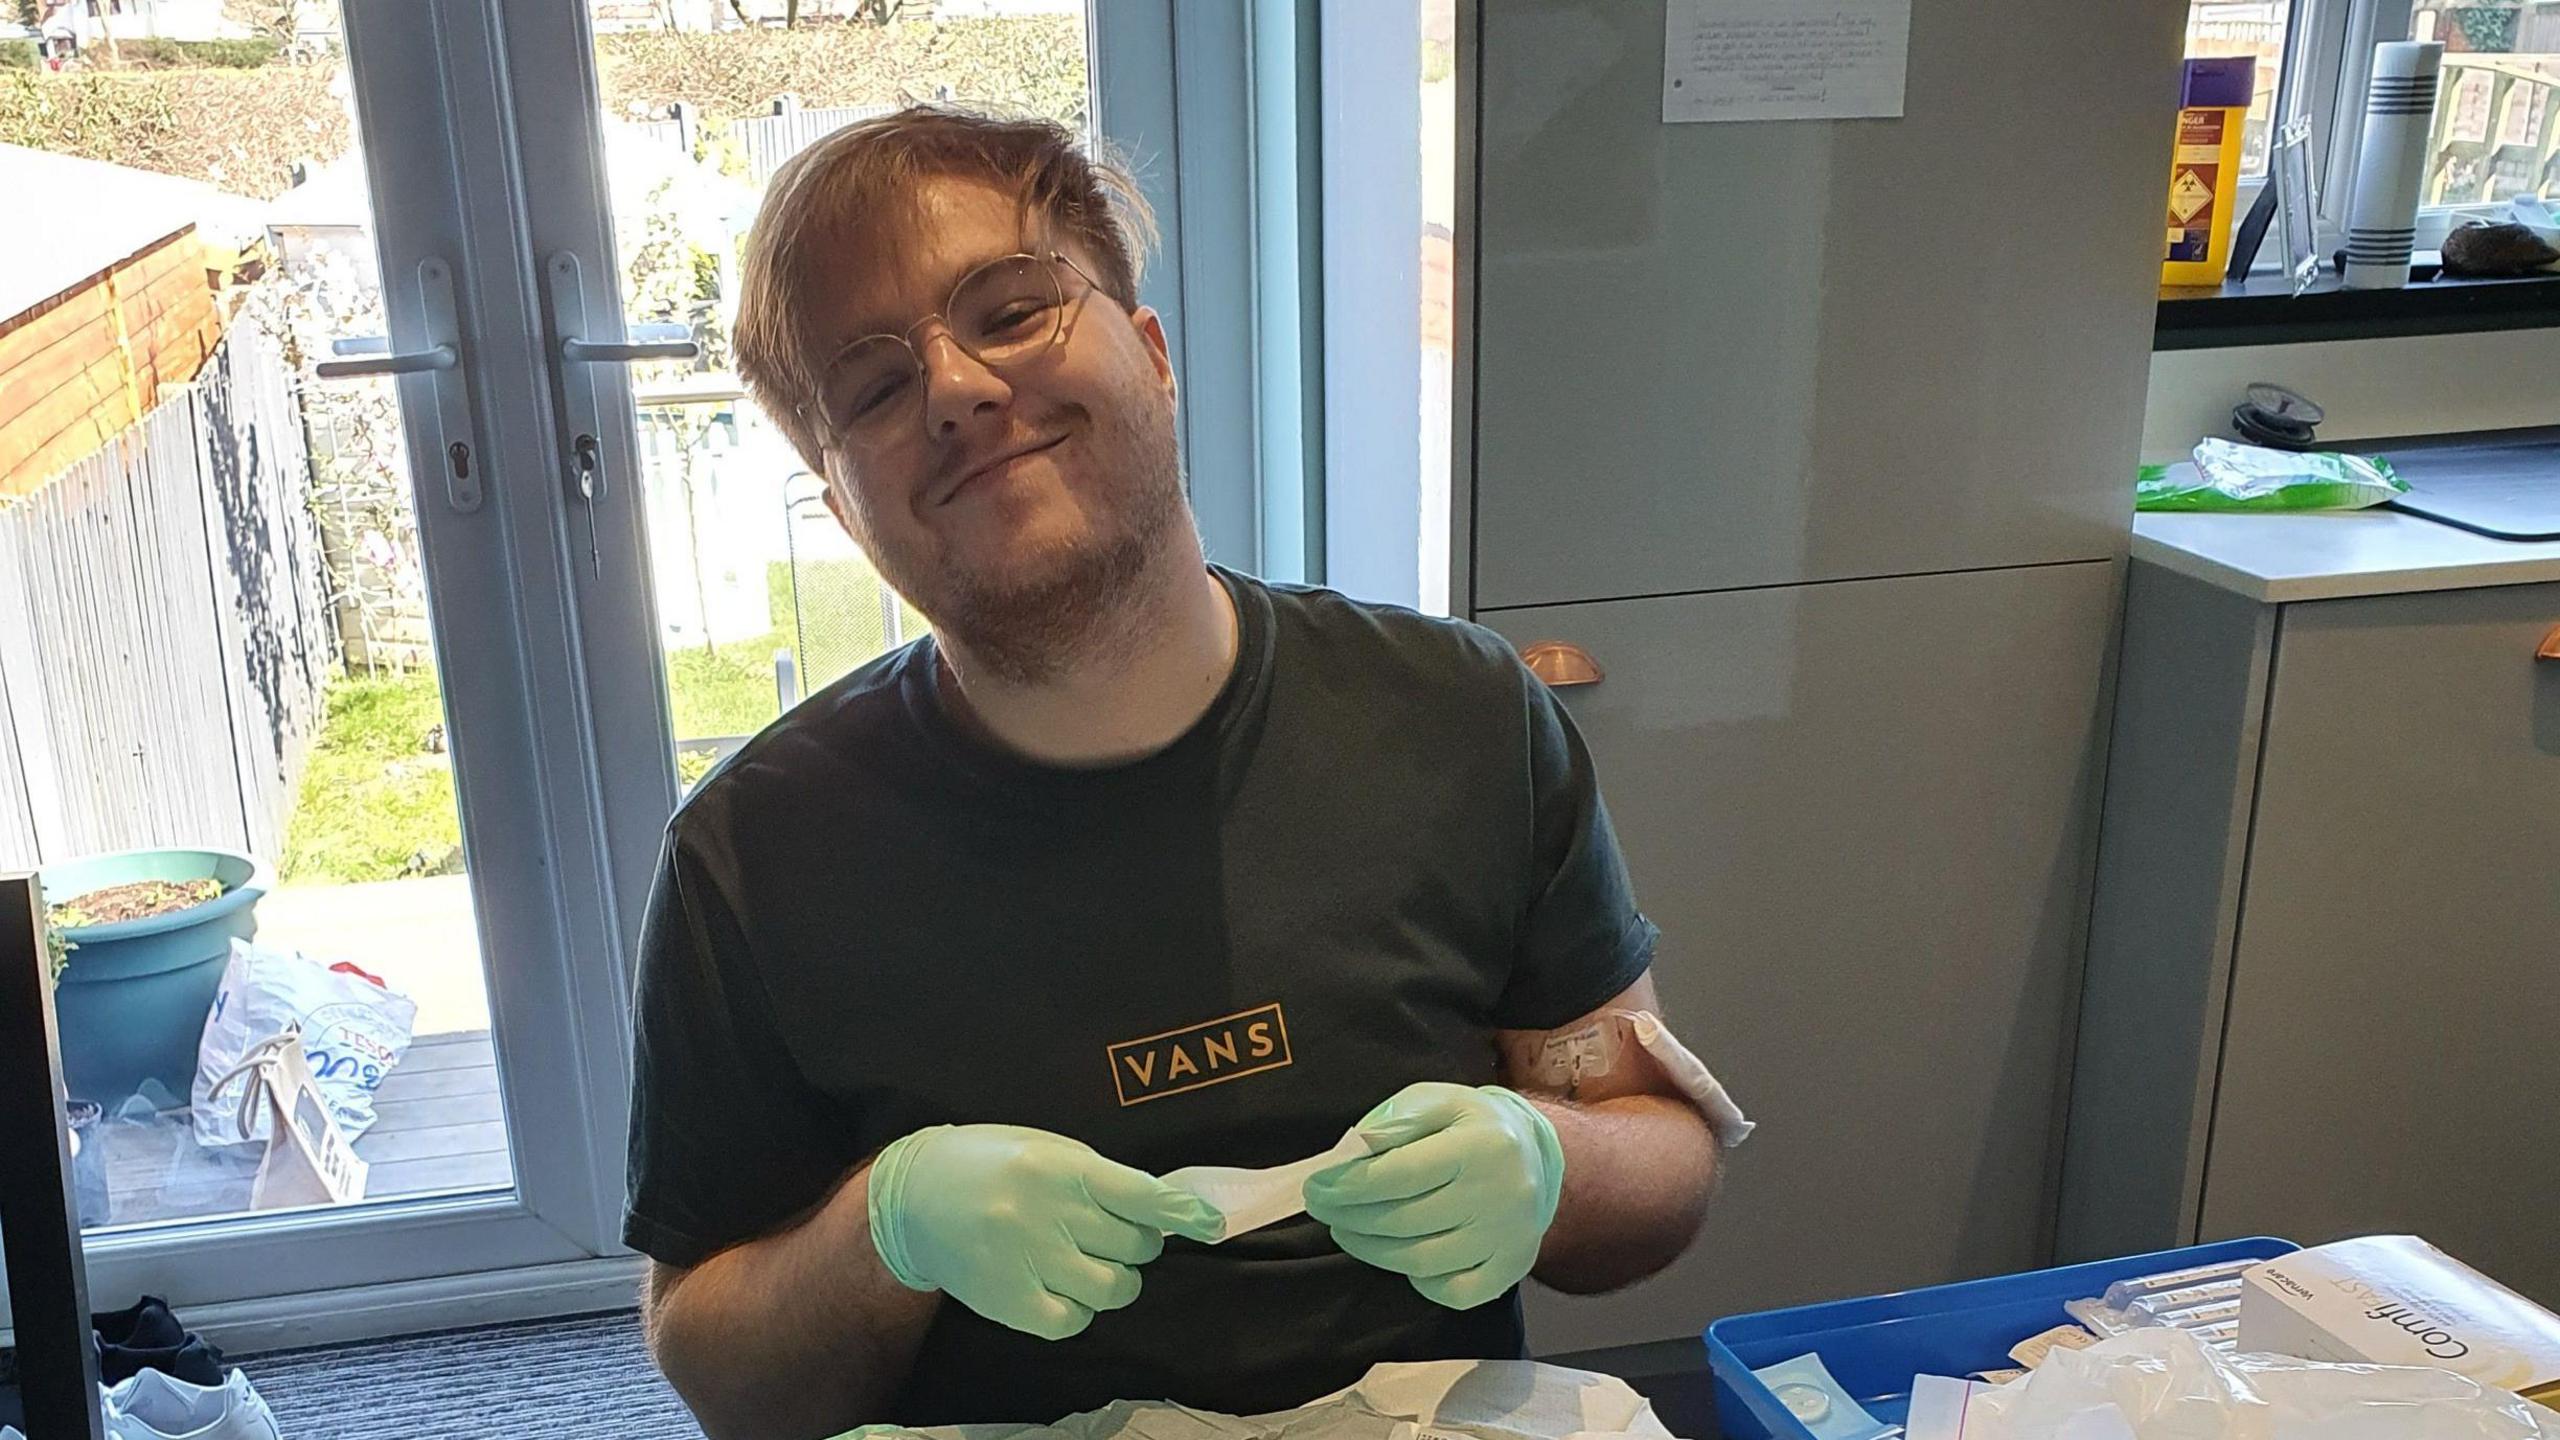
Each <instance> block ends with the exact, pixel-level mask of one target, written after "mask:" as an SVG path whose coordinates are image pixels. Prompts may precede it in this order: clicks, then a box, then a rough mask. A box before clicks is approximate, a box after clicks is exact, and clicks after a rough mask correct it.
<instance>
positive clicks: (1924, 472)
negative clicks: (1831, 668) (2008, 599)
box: [1470, 0, 2186, 609]
mask: <svg viewBox="0 0 2560 1440" xmlns="http://www.w3.org/2000/svg"><path fill="white" fill-rule="evenodd" d="M1480 9H1481V17H1482V18H1481V26H1482V63H1481V71H1480V92H1481V101H1480V104H1479V105H1478V106H1477V107H1476V110H1475V112H1474V113H1475V114H1476V115H1478V116H1480V117H1481V118H1480V121H1479V123H1478V126H1477V130H1476V135H1477V159H1478V167H1479V168H1478V173H1476V174H1475V175H1474V176H1472V177H1470V178H1471V180H1472V182H1473V185H1474V188H1475V191H1476V193H1477V195H1478V196H1480V199H1479V201H1478V205H1477V211H1476V214H1475V216H1474V217H1473V219H1474V222H1475V227H1476V237H1475V243H1476V244H1477V245H1478V246H1479V247H1480V256H1481V258H1480V261H1479V269H1478V272H1477V289H1476V309H1475V312H1474V319H1475V323H1476V343H1475V347H1474V362H1475V367H1476V373H1475V377H1474V388H1475V399H1476V405H1475V434H1474V453H1475V456H1476V461H1475V482H1476V494H1475V504H1476V519H1475V525H1476V534H1475V541H1476V545H1475V574H1474V584H1475V599H1474V603H1475V605H1476V606H1477V607H1478V608H1480V609H1498V608H1502V607H1508V606H1518V605H1534V604H1549V603H1557V602H1566V601H1583V600H1597V599H1603V598H1608V597H1613V596H1632V595H1657V594H1669V593H1675V592H1685V591H1699V590H1718V589H1732V588H1737V587H1742V586H1750V585H1784V584H1796V583H1803V582H1808V581H1822V580H1834V579H1841V578H1846V577H1857V576H1882V575H1907V574H1917V573H1926V572H1937V571H1948V570H1958V569H1968V568H1986V567H1992V566H2007V565H2027V564H2039V563H2047V562H2053V561H2065V560H2082V559H2098V558H2108V557H2113V556H2116V555H2119V554H2121V553H2123V548H2124V531H2125V524H2126V516H2127V509H2128V503H2129V497H2128V495H2127V491H2126V482H2125V478H2124V477H2125V475H2126V473H2127V472H2128V470H2129V469H2130V467H2131V463H2132V457H2133V455H2134V453H2135V451H2136V449H2137V448H2138V439H2139V432H2140V429H2141V405H2140V397H2141V395H2142V393H2143V388H2144V385H2145V377H2146V375H2147V373H2148V366H2149V363H2150V358H2151V357H2150V348H2149V345H2148V343H2147V341H2148V337H2149V335H2150V333H2151V326H2152V312H2153V309H2154V307H2155V305H2156V304H2157V298H2158V297H2157V285H2158V277H2159V258H2160V256H2159V250H2160V222H2159V210H2160V203H2161V202H2160V196H2161V188H2160V187H2161V185H2162V184H2163V183H2164V182H2163V179H2162V177H2163V176H2164V175H2166V174H2167V171H2168V160H2169V149H2170V140H2171V133H2170V132H2171V130H2172V129H2173V128H2174V126H2173V123H2172V121H2173V115H2172V113H2171V112H2170V111H2169V110H2167V109H2164V108H2163V107H2164V104H2165V102H2164V100H2163V97H2164V96H2171V95H2174V94H2175V92H2176V88H2177V85H2176V68H2177V56H2178V37H2179V33H2180V27H2181V24H2182V23H2183V21H2184V18H2185V15H2186V6H2185V4H2184V3H2183V0H2110V3H2106V4H2088V5H2074V6H2070V7H2068V14H2069V19H2068V20H2067V21H2064V20H2062V19H2060V18H2058V17H2059V15H2060V14H2061V12H2060V11H2059V10H2057V8H2056V7H2055V6H2054V5H2053V4H2052V3H2050V0H1922V3H1920V4H1918V5H1915V6H1914V7H1913V11H1912V20H1911V51H1910V66H1909V72H1908V87H1907V88H1908V101H1907V106H1906V115H1905V116H1904V118H1901V119H1898V120H1870V121H1856V122H1848V123H1839V124H1808V123H1780V124H1675V125H1666V124H1664V123H1663V121H1662V77H1663V63H1662V60H1663V57H1662V46H1663V7H1662V6H1661V5H1660V4H1659V3H1655V4H1639V3H1635V0H1482V4H1481V6H1480Z"/></svg>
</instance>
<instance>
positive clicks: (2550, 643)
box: [2533, 625, 2560, 660]
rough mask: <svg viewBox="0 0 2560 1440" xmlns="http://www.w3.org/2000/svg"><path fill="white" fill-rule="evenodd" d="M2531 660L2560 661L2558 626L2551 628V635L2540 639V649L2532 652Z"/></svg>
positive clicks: (2559, 628)
mask: <svg viewBox="0 0 2560 1440" xmlns="http://www.w3.org/2000/svg"><path fill="white" fill-rule="evenodd" d="M2533 658H2534V659H2536V660H2560V625H2554V626H2552V627H2551V633H2550V634H2548V635H2545V636H2543V637H2542V648H2541V649H2539V650H2536V651H2534V652H2533Z"/></svg>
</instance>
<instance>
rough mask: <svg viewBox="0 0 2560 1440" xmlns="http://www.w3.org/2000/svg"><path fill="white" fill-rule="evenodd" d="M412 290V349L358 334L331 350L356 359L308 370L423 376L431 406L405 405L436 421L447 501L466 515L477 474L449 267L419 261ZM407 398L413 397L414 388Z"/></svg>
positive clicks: (476, 504) (476, 491) (473, 505)
mask: <svg viewBox="0 0 2560 1440" xmlns="http://www.w3.org/2000/svg"><path fill="white" fill-rule="evenodd" d="M409 283H410V284H411V285H413V286H414V287H416V288H415V292H414V297H413V298H414V299H415V300H416V302H417V310H418V318H419V322H420V325H421V328H422V329H423V330H424V332H425V333H423V334H422V335H420V336H419V337H418V339H419V340H420V342H421V343H420V344H419V345H418V347H417V348H416V349H414V350H395V349H393V348H392V342H391V337H390V336H387V335H358V336H353V337H350V338H348V339H344V340H339V341H336V342H334V343H332V344H331V345H330V347H329V348H330V349H331V350H333V351H335V352H337V353H338V354H340V355H346V356H354V357H356V358H354V359H346V360H323V361H321V362H320V363H319V364H318V365H315V366H313V367H312V373H313V374H314V375H317V376H318V377H319V378H321V379H323V380H348V379H354V378H357V377H360V376H367V375H408V376H417V377H421V380H422V381H423V383H424V384H426V385H427V386H428V387H429V389H430V390H431V391H432V392H433V395H434V400H435V403H434V404H433V405H431V406H427V407H424V408H423V410H421V409H420V408H419V407H409V408H410V413H413V414H418V413H424V414H429V415H432V416H433V417H434V423H435V427H436V430H437V431H438V434H437V436H436V444H435V446H434V447H433V448H434V449H435V450H436V451H437V452H439V453H441V454H442V455H443V456H444V457H445V467H444V493H445V500H446V502H447V503H449V504H451V505H452V506H453V508H454V509H456V510H458V511H460V512H462V513H463V514H465V515H468V514H470V513H471V512H473V511H475V510H477V509H479V508H480V498H481V492H480V471H481V469H482V468H483V467H481V466H478V465H475V464H473V463H472V444H471V395H470V391H469V389H468V387H466V386H465V385H464V384H463V376H462V323H461V320H460V318H459V315H458V313H457V312H456V311H455V309H454V304H453V269H452V267H450V266H448V265H446V264H445V263H444V261H442V260H440V259H437V258H436V257H435V256H432V255H430V256H428V257H427V258H426V259H424V260H421V261H419V262H418V268H417V271H416V272H415V273H414V274H413V275H411V277H410V282H409ZM384 298H385V299H386V300H389V299H390V298H391V294H390V287H389V286H388V285H386V286H385V287H384ZM408 398H409V399H411V400H414V399H416V398H417V395H416V392H415V391H414V390H412V391H411V392H410V394H409V396H408Z"/></svg>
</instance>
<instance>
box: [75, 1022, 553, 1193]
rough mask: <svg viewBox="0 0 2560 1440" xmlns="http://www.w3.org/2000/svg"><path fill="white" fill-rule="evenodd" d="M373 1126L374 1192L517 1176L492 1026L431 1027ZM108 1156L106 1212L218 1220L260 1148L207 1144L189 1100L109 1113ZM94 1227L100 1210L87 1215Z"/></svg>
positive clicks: (485, 1185)
mask: <svg viewBox="0 0 2560 1440" xmlns="http://www.w3.org/2000/svg"><path fill="white" fill-rule="evenodd" d="M374 1114H375V1117H376V1118H375V1120H374V1123H373V1127H372V1128H371V1129H369V1130H367V1131H366V1132H365V1133H364V1134H363V1135H362V1136H361V1137H359V1138H358V1139H357V1141H356V1154H358V1155H359V1156H362V1157H363V1158H364V1159H365V1160H366V1161H367V1162H368V1163H369V1164H371V1165H372V1167H373V1169H372V1174H371V1176H370V1177H369V1178H368V1181H367V1184H366V1187H365V1199H367V1200H369V1201H380V1200H400V1199H413V1198H416V1197H419V1196H425V1195H439V1194H453V1193H461V1192H470V1191H477V1190H504V1189H506V1188H507V1187H508V1186H510V1185H512V1184H514V1183H515V1169H514V1165H513V1164H512V1162H511V1161H510V1160H509V1158H508V1155H507V1132H506V1121H505V1118H504V1116H503V1114H502V1113H501V1112H500V1110H499V1106H498V1067H497V1058H496V1054H495V1052H494V1051H493V1050H492V1049H491V1048H490V1044H489V1034H488V1032H487V1031H485V1030H475V1031H468V1032H464V1033H460V1034H451V1035H429V1036H424V1037H422V1038H420V1039H419V1040H418V1041H417V1042H416V1043H415V1044H413V1045H411V1046H410V1047H409V1053H408V1054H407V1055H406V1056H405V1057H403V1058H402V1059H401V1061H400V1064H399V1067H398V1068H397V1069H395V1070H393V1071H392V1072H391V1074H390V1076H389V1077H388V1078H386V1079H385V1080H384V1081H383V1082H382V1088H381V1089H380V1090H378V1091H376V1092H374ZM99 1133H100V1135H101V1137H102V1141H103V1144H102V1149H103V1153H104V1156H105V1170H106V1181H107V1203H108V1213H107V1215H106V1217H105V1220H104V1222H103V1223H104V1224H106V1225H111V1226H116V1227H123V1226H128V1225H150V1224H159V1223H166V1222H171V1221H186V1220H210V1219H217V1218H220V1217H223V1216H227V1215H238V1214H242V1213H244V1212H246V1211H247V1210H248V1208H249V1189H250V1181H251V1180H252V1178H253V1177H254V1176H255V1175H256V1173H257V1160H256V1157H255V1155H254V1153H252V1154H249V1155H237V1156H235V1155H230V1154H225V1153H218V1152H215V1151H210V1150H205V1149H203V1148H201V1147H199V1146H198V1145H197V1144H196V1143H195V1140H194V1137H193V1136H192V1134H191V1133H190V1132H189V1129H188V1117H187V1112H186V1111H185V1110H184V1109H178V1110H172V1111H166V1112H163V1113H161V1114H159V1115H156V1116H150V1117H147V1118H146V1117H133V1116H127V1117H125V1118H123V1119H111V1120H110V1121H109V1122H108V1123H107V1124H106V1125H105V1126H104V1127H102V1129H101V1131H100V1132H99ZM84 1218H85V1219H86V1220H87V1221H88V1224H89V1226H90V1228H92V1229H95V1228H98V1227H99V1225H100V1223H101V1222H100V1221H99V1219H98V1217H96V1216H94V1215H85V1216H84Z"/></svg>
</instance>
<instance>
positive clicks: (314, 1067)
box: [189, 940, 418, 1147]
mask: <svg viewBox="0 0 2560 1440" xmlns="http://www.w3.org/2000/svg"><path fill="white" fill-rule="evenodd" d="M417 1019H418V1006H417V1002H416V1001H414V1000H411V999H410V998H409V997H408V996H406V995H403V994H401V993H400V992H399V991H397V990H394V989H392V988H391V987H390V986H389V985H386V984H384V983H383V982H382V981H381V980H380V979H377V978H376V977H374V976H372V975H368V974H366V973H365V972H364V971H363V970H361V969H358V968H357V967H356V966H354V965H350V964H345V963H340V964H336V965H324V964H322V963H321V962H319V961H317V960H314V959H312V958H311V957H309V956H307V955H304V954H302V953H301V952H299V951H296V950H289V949H284V948H282V947H279V946H272V945H259V944H256V943H254V942H252V941H247V940H234V941H232V942H231V961H230V963H229V964H228V965H227V966H225V967H224V969H223V972H222V988H221V989H219V990H217V991H215V992H214V997H213V1008H212V1010H211V1011H210V1012H208V1013H207V1014H206V1016H205V1022H204V1036H203V1039H202V1040H201V1041H200V1042H199V1043H198V1045H197V1047H196V1079H195V1086H194V1091H193V1094H192V1095H191V1096H190V1097H189V1098H190V1099H191V1100H192V1101H193V1112H194V1116H193V1118H194V1129H195V1137H196V1143H197V1144H199V1145H205V1146H217V1147H218V1146H227V1145H242V1144H257V1143H263V1142H265V1141H266V1140H267V1139H268V1138H269V1137H270V1136H271V1135H272V1133H273V1129H272V1124H271V1121H270V1119H269V1116H268V1114H267V1112H266V1111H265V1110H263V1109H261V1108H259V1107H255V1106H243V1105H242V1104H241V1103H240V1094H239V1087H240V1084H241V1066H242V1064H243V1063H244V1062H246V1061H247V1060H248V1059H249V1058H250V1057H251V1056H252V1055H253V1054H254V1053H256V1052H257V1051H258V1050H259V1048H260V1047H261V1046H264V1045H267V1044H269V1043H270V1042H272V1041H273V1040H274V1039H275V1038H276V1037H277V1036H279V1035H282V1034H284V1033H286V1032H287V1031H288V1030H290V1029H292V1028H294V1027H296V1026H299V1027H300V1030H301V1035H302V1059H303V1061H304V1064H305V1065H306V1066H307V1067H308V1068H309V1070H310V1073H311V1079H312V1081H313V1083H314V1084H315V1085H316V1086H317V1087H318V1090H319V1093H320V1096H321V1097H322V1099H323V1100H325V1101H326V1102H327V1105H328V1108H329V1112H330V1118H332V1119H333V1120H335V1121H336V1122H337V1128H338V1130H339V1131H340V1133H342V1134H343V1135H344V1136H345V1137H346V1138H347V1139H349V1140H353V1139H355V1138H356V1137H357V1136H359V1135H362V1134H363V1133H364V1132H365V1130H366V1128H367V1127H369V1126H371V1125H372V1124H373V1092H374V1090H375V1089H376V1088H377V1087H379V1086H380V1085H381V1084H382V1080H383V1077H384V1076H386V1075H388V1074H390V1073H391V1069H392V1067H393V1066H395V1065H397V1064H399V1063H400V1057H401V1056H402V1055H405V1054H407V1053H408V1050H409V1037H410V1032H411V1030H412V1028H413V1027H414V1026H415V1025H416V1023H417ZM244 1112H245V1119H244ZM244 1124H245V1126H246V1128H245V1129H244V1128H243V1127H244Z"/></svg>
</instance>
